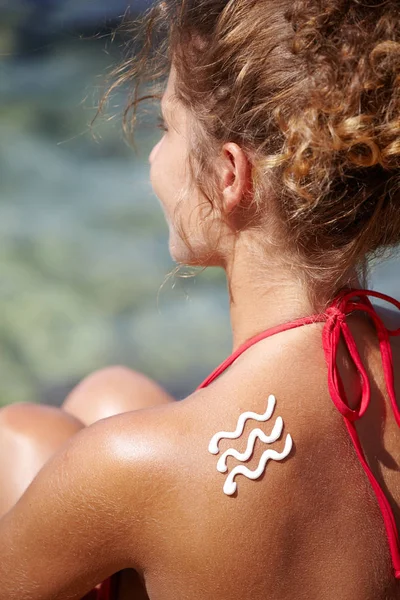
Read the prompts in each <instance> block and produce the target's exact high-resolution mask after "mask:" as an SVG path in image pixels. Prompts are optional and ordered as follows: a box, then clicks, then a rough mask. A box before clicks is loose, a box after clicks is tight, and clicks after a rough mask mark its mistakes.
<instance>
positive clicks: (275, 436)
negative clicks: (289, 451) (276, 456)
mask: <svg viewBox="0 0 400 600" xmlns="http://www.w3.org/2000/svg"><path fill="white" fill-rule="evenodd" d="M282 431H283V419H282V417H278V418H277V419H276V422H275V425H274V428H273V430H272V431H271V434H270V435H265V433H264V432H263V431H262V429H259V428H257V429H253V431H252V432H251V433H250V435H249V439H248V442H247V448H246V450H245V451H244V452H243V453H240V452H238V451H237V450H234V449H233V448H230V449H229V450H227V451H226V452H224V453H223V455H222V456H221V458H220V459H219V460H218V463H217V471H219V472H220V473H226V472H227V470H228V467H227V465H226V459H227V457H228V456H234V457H235V458H237V460H240V461H242V462H244V461H245V460H248V459H249V458H250V456H251V455H252V454H253V452H254V446H255V443H256V440H257V438H259V439H260V440H261V441H262V442H264V443H265V444H272V443H273V442H276V441H277V440H279V438H280V437H281V435H282Z"/></svg>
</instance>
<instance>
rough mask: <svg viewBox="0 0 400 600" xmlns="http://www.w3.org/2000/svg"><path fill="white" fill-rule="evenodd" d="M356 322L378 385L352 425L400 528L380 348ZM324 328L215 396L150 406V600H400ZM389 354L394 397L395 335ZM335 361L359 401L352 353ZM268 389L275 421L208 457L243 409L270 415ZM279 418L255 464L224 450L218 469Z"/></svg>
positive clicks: (268, 345)
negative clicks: (276, 456) (252, 473)
mask: <svg viewBox="0 0 400 600" xmlns="http://www.w3.org/2000/svg"><path fill="white" fill-rule="evenodd" d="M348 322H349V324H351V327H352V328H353V335H354V336H355V339H356V342H357V346H358V348H359V351H360V354H361V357H362V359H363V361H364V363H365V364H366V366H367V370H368V374H369V378H370V381H371V386H372V399H371V405H370V407H369V411H368V414H367V415H365V417H364V418H363V420H362V423H360V424H359V425H357V430H358V433H359V437H360V440H361V442H362V444H363V447H364V450H365V453H366V456H367V458H368V460H369V462H370V466H371V468H372V470H373V471H374V474H375V476H376V477H377V478H378V481H379V482H380V483H381V485H382V486H383V489H386V490H387V492H388V493H387V496H388V498H389V501H390V502H391V505H392V508H393V511H394V514H395V518H396V521H397V526H398V527H399V526H400V511H399V506H400V474H399V468H398V465H399V464H400V444H399V437H398V430H397V426H396V424H395V422H394V419H393V415H392V412H391V410H390V406H389V402H388V398H387V393H386V391H385V387H384V380H383V374H382V367H381V357H380V353H379V346H378V343H377V340H376V335H374V333H373V330H372V327H371V325H369V324H367V323H366V322H365V320H364V321H363V320H362V319H360V318H359V317H354V318H353V316H351V317H349V318H348ZM321 331H322V324H314V325H310V326H306V327H301V328H299V330H297V331H293V330H292V331H287V332H284V333H281V334H279V335H278V336H275V337H273V338H269V339H266V340H264V341H263V342H260V343H258V344H257V345H256V346H254V347H252V348H250V349H249V350H247V351H246V352H245V353H244V354H243V355H242V356H241V357H240V358H239V359H238V360H237V361H236V362H235V363H234V364H233V365H232V367H230V368H229V369H228V370H227V371H226V372H225V373H224V374H223V375H222V376H220V377H219V378H218V379H217V380H216V381H215V382H213V384H212V385H211V386H210V387H209V388H207V389H205V390H201V391H198V392H197V393H195V394H194V395H192V396H191V397H189V398H188V399H187V400H185V401H183V402H180V403H176V405H172V406H167V407H163V408H161V409H157V410H156V411H155V412H154V414H153V417H152V418H153V420H154V440H152V441H151V442H150V441H149V443H150V445H151V447H152V453H153V454H154V455H155V456H156V457H157V459H156V460H155V465H156V466H155V467H154V472H153V473H151V476H152V477H153V478H154V495H153V496H152V498H151V499H149V502H150V504H151V507H152V508H151V515H150V518H149V519H148V522H147V523H146V534H147V535H148V538H147V539H148V546H147V547H146V550H145V553H144V556H145V558H144V560H145V562H146V564H145V565H144V567H145V568H144V570H145V582H146V586H147V593H148V595H149V597H150V598H151V600H172V599H174V600H175V599H179V600H184V599H190V600H194V599H195V600H233V599H244V598H246V599H247V598H248V599H251V600H289V599H290V600H292V599H293V598H296V599H297V600H300V599H303V598H304V600H305V599H307V600H313V599H315V600H321V599H324V600H331V599H332V600H333V599H335V600H337V599H338V598H340V599H341V600H394V599H395V598H400V587H399V586H400V582H399V581H396V580H395V578H394V576H393V570H392V564H391V558H390V552H389V548H388V543H387V538H386V533H385V529H384V525H383V519H382V516H381V513H380V511H379V508H378V505H377V501H376V498H375V495H374V493H373V491H372V488H371V486H370V483H369V481H368V480H367V477H366V475H365V473H364V471H363V469H362V467H361V465H360V463H359V461H358V459H357V456H356V454H355V451H354V448H353V446H352V444H351V441H350V438H349V435H348V433H347V430H346V428H345V425H344V422H343V418H342V417H341V416H340V415H339V413H338V412H337V411H336V409H335V407H334V405H333V403H332V401H331V399H330V396H329V393H328V388H327V382H326V365H325V359H324V356H323V352H322V349H321ZM392 348H393V355H394V364H395V369H394V370H395V373H396V371H397V373H398V374H397V376H396V378H395V379H396V381H395V386H396V387H395V389H396V393H397V398H399V397H400V377H399V372H400V369H399V366H400V345H399V343H398V341H396V340H395V341H393V344H392ZM338 363H339V368H340V371H341V376H342V378H343V382H344V385H345V389H346V392H347V393H348V397H349V401H351V399H352V398H353V400H354V399H356V398H357V391H358V388H357V385H358V383H357V382H358V377H357V374H356V373H355V371H354V367H353V366H352V365H351V364H350V361H349V360H348V356H347V355H346V350H345V349H344V347H341V349H340V352H339V357H338ZM396 366H397V367H396ZM271 394H273V395H274V396H275V398H276V406H275V410H274V412H273V415H272V417H271V418H270V419H269V420H267V421H264V422H256V421H255V420H253V419H249V420H247V421H246V424H245V426H244V430H243V434H242V435H240V436H239V437H238V438H237V439H221V441H220V442H219V450H220V453H219V454H218V455H214V454H212V453H211V452H209V448H208V446H209V442H210V440H211V438H212V437H213V436H214V434H216V433H218V432H220V431H234V430H235V429H236V426H237V424H238V419H239V416H240V415H242V414H243V413H245V412H247V411H252V412H255V413H258V414H263V413H265V411H266V408H267V402H268V397H269V396H270V395H271ZM278 417H281V418H282V419H283V422H284V430H283V433H282V435H281V436H280V438H279V439H278V440H276V441H274V442H272V443H271V444H266V443H264V442H263V441H261V440H260V439H257V440H256V443H255V447H254V452H253V454H252V456H251V457H250V458H249V459H248V460H246V461H244V462H240V461H239V460H238V459H237V458H235V457H234V456H228V457H227V463H226V464H227V467H228V470H227V472H226V473H221V472H219V471H218V470H217V463H218V460H219V458H220V457H221V455H222V454H223V453H224V452H225V451H226V450H228V449H229V448H234V449H235V450H237V451H239V452H240V453H242V452H244V451H245V450H246V447H247V444H248V440H249V434H250V432H251V431H252V430H254V429H255V428H256V427H259V428H260V429H261V430H262V431H263V432H264V434H266V435H267V436H268V435H270V434H271V431H272V430H273V427H274V425H275V424H276V420H277V418H278ZM382 423H384V429H383V430H382V428H381V425H382ZM166 425H167V426H166ZM288 434H290V436H291V437H292V439H293V447H292V449H291V451H290V453H289V455H288V457H287V458H286V459H284V460H283V461H276V460H269V461H268V462H267V464H266V466H265V470H264V473H263V475H262V476H261V477H260V478H259V479H257V480H251V479H249V478H247V477H245V476H244V475H242V474H239V475H237V476H236V478H235V482H236V483H237V489H236V492H235V493H234V494H233V495H227V494H226V493H224V484H225V482H226V480H227V477H228V476H229V473H230V472H232V469H234V468H235V467H236V466H237V465H239V464H242V465H244V466H246V467H248V468H249V469H251V470H255V469H257V467H258V465H259V463H260V459H261V457H262V455H263V452H264V451H265V449H266V446H267V447H269V448H271V449H274V450H275V451H277V452H282V450H283V448H284V446H285V440H286V438H287V435H288Z"/></svg>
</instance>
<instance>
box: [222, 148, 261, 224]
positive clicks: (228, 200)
mask: <svg viewBox="0 0 400 600" xmlns="http://www.w3.org/2000/svg"><path fill="white" fill-rule="evenodd" d="M251 172H252V169H251V164H250V161H249V159H248V158H247V156H246V154H245V153H244V152H243V150H242V148H241V147H240V146H238V145H237V144H235V143H233V142H229V143H227V144H224V145H223V147H222V181H221V183H222V199H223V211H224V213H225V214H230V213H232V212H233V211H234V210H235V209H236V208H237V207H238V206H239V205H240V204H243V201H245V202H246V200H247V199H248V197H249V194H250V193H251V192H252V189H253V185H252V178H251Z"/></svg>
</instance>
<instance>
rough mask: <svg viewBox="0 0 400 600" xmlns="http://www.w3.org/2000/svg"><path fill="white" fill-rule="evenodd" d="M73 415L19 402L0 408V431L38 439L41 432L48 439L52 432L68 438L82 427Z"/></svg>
mask: <svg viewBox="0 0 400 600" xmlns="http://www.w3.org/2000/svg"><path fill="white" fill-rule="evenodd" d="M83 426H84V425H83V423H82V422H81V421H79V419H77V418H76V417H75V416H73V415H66V414H64V413H63V412H62V411H61V410H60V409H59V408H55V407H53V406H47V405H45V404H34V403H33V402H19V403H16V404H9V405H7V406H3V407H2V408H0V429H1V430H2V431H8V432H9V433H15V434H18V435H20V436H22V435H25V436H27V437H28V436H29V435H32V436H33V437H35V438H36V437H38V435H39V434H40V433H42V431H45V432H46V437H48V436H49V435H50V434H51V433H52V432H54V433H58V434H60V433H61V431H63V433H64V436H66V437H70V436H71V435H73V434H74V433H76V432H77V431H79V430H80V429H82V427H83Z"/></svg>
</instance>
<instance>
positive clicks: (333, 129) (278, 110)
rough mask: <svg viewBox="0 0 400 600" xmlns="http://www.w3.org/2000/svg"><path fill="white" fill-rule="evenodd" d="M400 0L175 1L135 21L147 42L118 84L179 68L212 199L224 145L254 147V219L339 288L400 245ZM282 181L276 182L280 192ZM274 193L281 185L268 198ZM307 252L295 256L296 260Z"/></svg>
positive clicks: (132, 104)
mask: <svg viewBox="0 0 400 600" xmlns="http://www.w3.org/2000/svg"><path fill="white" fill-rule="evenodd" d="M399 17H400V7H399V3H398V0H384V1H382V0H369V3H368V4H367V3H363V2H362V1H361V0H163V1H161V2H158V3H156V4H155V5H154V6H153V7H152V8H151V9H150V10H149V11H148V12H147V13H145V14H144V16H143V18H142V19H141V20H140V21H139V22H136V24H135V28H136V33H138V32H139V33H138V36H139V37H138V38H137V39H139V40H140V49H139V52H137V53H136V54H135V55H134V56H132V57H131V58H129V59H128V60H127V61H126V63H125V64H124V65H122V67H121V68H120V69H119V70H118V71H117V73H116V75H117V79H116V81H115V82H114V84H113V86H112V89H113V88H114V87H116V86H117V85H120V84H121V83H125V82H130V81H134V83H135V85H134V90H133V95H132V97H131V99H130V101H129V104H128V106H127V107H126V112H125V119H126V123H127V124H129V125H132V124H134V123H135V121H136V118H137V108H138V105H139V103H140V102H141V100H143V99H147V98H149V97H159V96H158V95H157V93H156V91H155V90H154V89H153V92H152V93H150V92H149V91H148V90H146V91H147V93H143V94H142V95H141V89H142V86H143V85H144V84H146V85H147V84H148V82H153V83H155V84H156V85H158V84H160V82H162V81H163V78H165V76H166V74H167V73H168V71H169V69H170V67H171V65H172V64H173V65H174V68H175V69H176V73H177V85H176V88H177V89H176V95H177V97H178V99H179V100H180V101H181V102H182V103H183V104H184V106H185V107H187V108H188V109H189V111H191V113H192V114H194V115H195V121H196V124H197V125H196V132H195V134H196V135H195V141H194V140H193V144H192V148H191V153H190V163H191V169H192V174H193V178H194V181H195V183H196V185H198V186H199V188H200V189H201V190H202V192H203V193H204V194H205V196H206V198H208V199H209V201H210V202H212V198H213V189H212V186H213V175H214V165H215V156H216V155H217V153H218V150H219V149H220V148H221V146H222V145H223V144H224V143H225V142H227V141H230V142H236V143H237V144H239V145H240V146H241V147H242V148H243V149H244V150H245V151H246V152H248V156H249V157H251V164H252V169H253V184H254V186H253V188H254V199H253V202H254V206H255V208H256V211H255V214H256V218H255V221H254V225H255V226H257V227H258V228H260V229H262V227H263V223H265V220H266V219H268V220H270V219H271V214H270V212H271V211H269V210H267V207H266V203H267V202H268V203H269V202H270V199H269V198H270V197H271V190H272V191H273V195H274V198H275V202H274V204H275V206H276V211H275V212H276V215H277V223H278V225H279V228H280V230H281V231H282V232H283V234H284V240H285V244H286V245H287V247H288V248H289V249H290V250H291V251H292V252H291V256H292V258H291V260H292V261H293V260H295V261H297V262H298V265H299V267H300V269H301V271H302V273H303V274H304V276H305V278H306V281H307V283H308V284H309V285H310V287H311V288H312V289H313V290H321V286H323V287H324V289H326V290H330V291H331V294H332V295H333V294H334V293H335V291H336V290H337V288H338V286H339V283H343V276H344V275H345V274H346V273H347V272H348V271H349V270H350V268H356V269H358V271H359V273H360V274H361V275H363V276H364V277H365V276H366V273H367V267H366V265H367V261H368V259H370V258H371V257H376V256H380V255H381V254H382V253H384V252H385V251H386V250H387V249H392V248H394V247H396V246H397V245H398V244H399V243H400V192H399V188H400V172H399V166H400V19H399ZM267 190H268V191H267ZM268 194H269V196H268ZM293 257H294V258H293Z"/></svg>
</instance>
